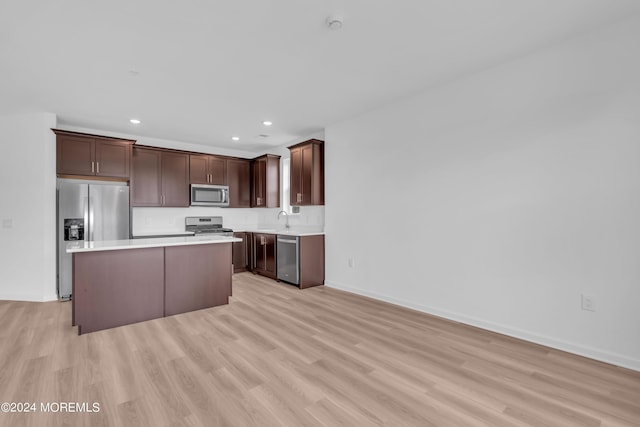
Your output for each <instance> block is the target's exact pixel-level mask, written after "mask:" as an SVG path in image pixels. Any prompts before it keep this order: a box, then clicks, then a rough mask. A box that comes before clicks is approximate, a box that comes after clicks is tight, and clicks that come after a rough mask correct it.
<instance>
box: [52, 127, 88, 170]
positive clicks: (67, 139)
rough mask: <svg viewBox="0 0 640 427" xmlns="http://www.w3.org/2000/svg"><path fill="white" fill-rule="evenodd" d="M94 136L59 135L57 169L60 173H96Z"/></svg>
mask: <svg viewBox="0 0 640 427" xmlns="http://www.w3.org/2000/svg"><path fill="white" fill-rule="evenodd" d="M93 141H94V140H93V138H83V137H77V136H68V135H58V137H57V140H56V169H57V172H58V173H59V174H71V175H95V162H94V157H95V155H94V144H93Z"/></svg>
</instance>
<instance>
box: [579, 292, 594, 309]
mask: <svg viewBox="0 0 640 427" xmlns="http://www.w3.org/2000/svg"><path fill="white" fill-rule="evenodd" d="M581 296H582V309H583V310H585V311H596V306H595V304H594V302H593V297H592V296H590V295H585V294H582V295H581Z"/></svg>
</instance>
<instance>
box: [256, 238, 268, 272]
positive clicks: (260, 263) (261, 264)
mask: <svg viewBox="0 0 640 427" xmlns="http://www.w3.org/2000/svg"><path fill="white" fill-rule="evenodd" d="M264 242H265V239H264V234H257V233H255V234H254V235H253V254H254V256H253V271H254V273H260V272H264V271H266V262H265V248H264Z"/></svg>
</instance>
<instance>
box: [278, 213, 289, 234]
mask: <svg viewBox="0 0 640 427" xmlns="http://www.w3.org/2000/svg"><path fill="white" fill-rule="evenodd" d="M280 214H284V217H285V219H286V220H287V222H286V224H285V225H284V227H285V228H286V229H287V230H288V229H289V215H288V214H287V213H286V212H285V211H280V212H278V221H279V220H280Z"/></svg>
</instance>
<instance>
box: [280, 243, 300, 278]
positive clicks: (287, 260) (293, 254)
mask: <svg viewBox="0 0 640 427" xmlns="http://www.w3.org/2000/svg"><path fill="white" fill-rule="evenodd" d="M299 243H300V239H299V238H298V237H296V236H286V235H282V234H278V236H277V243H276V244H277V247H276V253H277V254H278V255H277V257H278V259H277V261H278V262H277V270H278V280H282V281H284V282H289V283H293V284H294V285H299V284H300V261H299V258H300V251H299V247H300V244H299Z"/></svg>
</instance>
